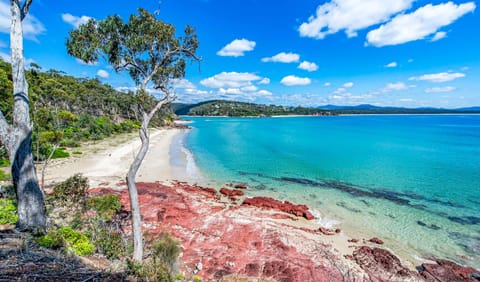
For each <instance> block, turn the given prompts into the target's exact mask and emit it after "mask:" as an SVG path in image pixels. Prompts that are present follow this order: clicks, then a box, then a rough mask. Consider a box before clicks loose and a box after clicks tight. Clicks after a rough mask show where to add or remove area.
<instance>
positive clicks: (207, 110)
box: [174, 100, 330, 116]
mask: <svg viewBox="0 0 480 282" xmlns="http://www.w3.org/2000/svg"><path fill="white" fill-rule="evenodd" d="M174 109H175V113H176V114H179V115H196V116H273V115H329V114H330V112H327V111H324V110H319V109H314V108H304V107H284V106H275V105H261V104H253V103H244V102H235V101H222V100H215V101H207V102H202V103H198V104H195V105H182V104H176V105H174Z"/></svg>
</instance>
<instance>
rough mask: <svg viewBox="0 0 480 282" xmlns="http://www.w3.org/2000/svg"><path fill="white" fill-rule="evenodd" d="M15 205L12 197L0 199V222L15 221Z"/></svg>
mask: <svg viewBox="0 0 480 282" xmlns="http://www.w3.org/2000/svg"><path fill="white" fill-rule="evenodd" d="M17 220H18V215H17V206H16V204H15V201H14V200H12V199H0V224H15V223H17Z"/></svg>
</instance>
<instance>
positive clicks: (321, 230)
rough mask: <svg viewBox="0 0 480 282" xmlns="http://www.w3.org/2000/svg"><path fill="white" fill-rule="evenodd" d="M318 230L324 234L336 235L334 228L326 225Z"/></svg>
mask: <svg viewBox="0 0 480 282" xmlns="http://www.w3.org/2000/svg"><path fill="white" fill-rule="evenodd" d="M318 231H320V233H322V234H323V235H335V231H334V230H331V229H328V228H325V227H320V228H318Z"/></svg>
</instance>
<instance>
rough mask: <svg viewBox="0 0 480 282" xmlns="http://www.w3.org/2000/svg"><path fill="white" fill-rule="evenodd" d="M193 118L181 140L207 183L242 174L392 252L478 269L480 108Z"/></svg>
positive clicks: (266, 191)
mask: <svg viewBox="0 0 480 282" xmlns="http://www.w3.org/2000/svg"><path fill="white" fill-rule="evenodd" d="M189 119H190V117H189ZM191 119H192V120H193V121H194V122H193V123H192V124H191V126H192V127H193V129H192V130H191V131H189V133H188V134H187V135H186V137H185V140H184V143H185V146H186V148H187V149H188V150H189V151H191V152H192V153H193V156H194V159H195V163H196V165H197V166H198V169H199V170H200V172H201V174H202V175H203V176H204V177H205V178H206V179H207V181H208V182H210V183H211V184H213V185H222V184H224V183H227V182H246V183H248V184H249V185H250V186H252V187H254V189H253V190H251V191H249V193H250V194H252V195H272V196H275V197H278V198H281V199H288V200H291V201H295V202H298V203H307V204H308V205H309V206H310V207H311V208H312V209H314V211H315V212H316V214H317V216H318V217H319V223H321V224H323V225H325V226H328V227H332V226H338V227H340V228H342V230H344V231H345V232H346V233H347V234H348V235H350V236H352V237H356V238H367V237H366V236H372V235H376V236H379V237H381V238H382V239H384V240H385V241H386V242H387V244H386V246H387V247H389V248H391V249H392V250H394V251H395V252H396V253H397V254H400V255H403V256H409V257H411V258H416V257H428V256H437V257H442V258H448V259H452V260H455V261H457V262H460V263H466V264H469V265H472V266H475V267H480V116H479V115H435V116H429V115H411V116H338V117H289V118H191Z"/></svg>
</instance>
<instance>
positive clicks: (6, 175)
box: [0, 169, 12, 181]
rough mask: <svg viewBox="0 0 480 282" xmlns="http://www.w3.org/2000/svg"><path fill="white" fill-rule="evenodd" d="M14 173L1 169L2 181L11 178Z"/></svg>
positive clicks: (0, 176) (0, 178)
mask: <svg viewBox="0 0 480 282" xmlns="http://www.w3.org/2000/svg"><path fill="white" fill-rule="evenodd" d="M11 178H12V175H11V174H10V173H5V171H3V170H1V169H0V181H6V180H10V179H11Z"/></svg>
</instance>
